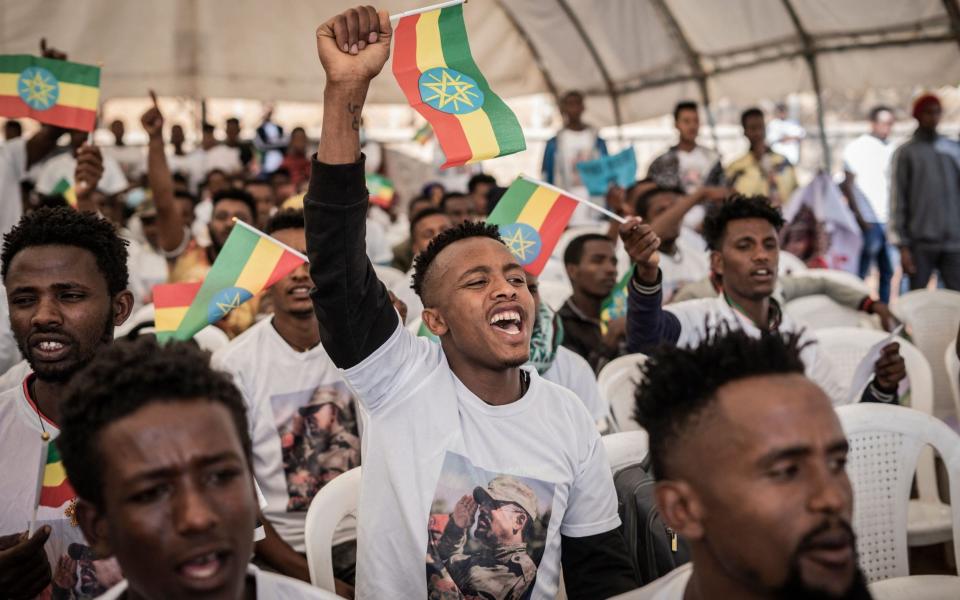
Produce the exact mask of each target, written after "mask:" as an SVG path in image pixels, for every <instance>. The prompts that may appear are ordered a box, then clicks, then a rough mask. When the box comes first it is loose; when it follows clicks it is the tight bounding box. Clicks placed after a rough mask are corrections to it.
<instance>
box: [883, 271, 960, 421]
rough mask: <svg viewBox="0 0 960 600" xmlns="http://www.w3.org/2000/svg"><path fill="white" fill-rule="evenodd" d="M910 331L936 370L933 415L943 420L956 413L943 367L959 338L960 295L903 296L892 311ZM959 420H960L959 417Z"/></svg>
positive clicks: (946, 292)
mask: <svg viewBox="0 0 960 600" xmlns="http://www.w3.org/2000/svg"><path fill="white" fill-rule="evenodd" d="M891 308H892V310H893V312H894V314H896V315H897V318H899V319H900V320H901V321H903V322H904V323H905V324H906V325H907V327H908V328H909V330H910V335H911V337H912V339H913V343H914V344H916V346H917V348H920V352H923V355H924V356H926V357H927V360H928V361H929V362H930V366H931V368H933V393H934V396H933V397H934V415H936V416H938V417H940V418H941V419H943V418H946V417H948V416H950V415H951V414H952V413H955V410H957V409H955V407H954V401H953V397H952V393H951V390H950V383H949V382H948V381H947V373H946V369H945V368H944V365H943V353H944V350H945V349H946V347H947V345H949V344H950V342H951V341H952V340H954V339H955V338H956V337H957V325H958V324H960V292H953V291H950V290H916V291H913V292H908V293H906V294H904V295H903V296H901V297H900V298H899V300H897V301H896V302H895V303H894V304H893V306H892V307H891ZM956 416H958V417H960V414H957V415H956Z"/></svg>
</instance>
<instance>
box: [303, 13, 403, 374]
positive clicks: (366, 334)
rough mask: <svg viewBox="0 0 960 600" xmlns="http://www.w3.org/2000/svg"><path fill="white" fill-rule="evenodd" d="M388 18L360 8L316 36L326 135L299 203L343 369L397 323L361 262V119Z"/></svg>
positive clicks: (331, 345)
mask: <svg viewBox="0 0 960 600" xmlns="http://www.w3.org/2000/svg"><path fill="white" fill-rule="evenodd" d="M391 33H392V28H391V26H390V19H389V16H388V15H387V13H386V12H385V11H383V12H379V13H378V12H376V11H375V10H374V9H373V8H371V7H357V8H355V9H350V10H347V11H345V12H343V13H341V14H339V15H337V16H336V17H334V18H332V19H330V20H329V21H327V22H326V23H324V24H323V25H321V26H320V27H319V28H318V29H317V54H318V56H319V57H320V63H321V64H322V65H323V70H324V72H325V74H326V79H327V82H326V87H325V88H324V92H323V129H322V131H321V133H320V147H319V149H318V150H317V155H316V159H315V160H314V162H313V167H312V174H311V176H310V189H309V190H308V191H307V195H306V197H305V199H304V212H305V216H306V221H307V255H308V256H309V257H310V276H311V278H312V279H313V283H314V285H315V286H316V287H315V289H314V291H313V303H314V307H315V308H316V311H317V318H318V319H319V320H320V335H321V340H322V341H323V345H324V347H325V348H326V350H327V353H328V354H329V355H330V358H331V359H333V362H334V363H335V364H336V365H337V366H338V367H341V368H349V367H352V366H354V365H356V364H358V363H359V362H361V361H362V360H363V359H364V358H366V357H367V356H369V355H370V354H372V353H373V352H374V351H375V350H376V349H377V348H379V347H380V346H381V345H382V344H383V343H384V342H385V341H386V340H387V339H388V338H389V337H390V335H391V334H392V333H393V332H394V331H395V330H396V328H397V326H398V324H399V321H398V318H397V313H396V311H395V310H394V308H393V305H392V304H391V303H390V298H389V296H388V295H387V290H386V288H385V287H384V286H383V284H381V283H380V281H379V280H378V279H377V276H376V273H375V272H374V270H373V266H372V265H371V264H370V261H369V260H368V259H367V254H366V242H365V236H366V217H367V206H368V199H369V198H368V193H367V189H366V185H365V180H364V170H363V157H362V156H361V155H360V112H361V110H362V109H363V103H364V100H365V99H366V97H367V89H368V88H369V85H370V81H371V80H372V79H373V78H374V77H376V76H377V74H378V73H380V70H381V69H382V68H383V65H384V63H385V62H386V61H387V57H388V56H389V55H390V37H391Z"/></svg>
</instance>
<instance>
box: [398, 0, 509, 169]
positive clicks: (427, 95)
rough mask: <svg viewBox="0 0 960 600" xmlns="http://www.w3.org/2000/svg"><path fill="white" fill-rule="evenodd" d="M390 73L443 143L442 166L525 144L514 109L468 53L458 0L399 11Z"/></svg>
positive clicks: (496, 153) (461, 11)
mask: <svg viewBox="0 0 960 600" xmlns="http://www.w3.org/2000/svg"><path fill="white" fill-rule="evenodd" d="M393 38H394V40H395V41H394V46H393V76H394V77H396V79H397V83H398V84H400V88H401V89H402V90H403V93H404V94H405V95H406V97H407V102H409V103H410V106H412V107H413V108H414V109H416V111H417V112H419V113H420V114H421V115H423V117H424V118H425V119H426V120H427V121H428V122H429V123H430V125H431V126H432V127H433V131H434V135H436V136H437V140H438V141H439V142H440V147H441V148H443V153H444V155H445V156H446V162H445V163H444V164H443V165H441V167H442V168H447V167H453V166H458V165H463V164H466V163H473V162H477V161H481V160H484V159H487V158H493V157H495V156H504V155H506V154H513V153H514V152H520V151H521V150H523V149H525V148H526V147H527V145H526V142H525V141H524V139H523V130H522V129H520V123H519V122H518V121H517V117H516V115H514V114H513V111H511V110H510V108H509V107H508V106H507V105H506V103H504V101H503V100H501V99H500V97H499V96H497V95H496V94H494V93H493V90H491V89H490V86H489V85H488V84H487V80H486V79H485V78H484V76H483V73H481V72H480V69H479V68H478V67H477V63H475V62H474V61H473V56H472V55H471V54H470V43H469V42H468V41H467V28H466V26H465V25H464V23H463V5H461V4H458V5H455V6H450V7H447V8H443V9H439V10H433V11H430V12H425V13H421V14H417V15H410V16H407V17H403V18H401V19H400V21H399V22H398V23H397V25H396V28H395V29H394V31H393Z"/></svg>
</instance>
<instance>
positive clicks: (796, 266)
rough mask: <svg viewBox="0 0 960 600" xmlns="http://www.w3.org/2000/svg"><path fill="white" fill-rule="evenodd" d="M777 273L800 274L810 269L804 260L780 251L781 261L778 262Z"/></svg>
mask: <svg viewBox="0 0 960 600" xmlns="http://www.w3.org/2000/svg"><path fill="white" fill-rule="evenodd" d="M778 265H779V266H778V267H777V273H778V274H779V275H798V274H800V273H803V272H804V271H807V270H808V267H807V265H806V264H804V262H803V261H802V260H800V259H799V258H797V257H796V256H794V255H793V254H791V253H789V252H787V251H786V250H781V251H780V261H779V263H778Z"/></svg>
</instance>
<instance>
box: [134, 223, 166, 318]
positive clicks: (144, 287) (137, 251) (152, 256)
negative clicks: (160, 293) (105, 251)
mask: <svg viewBox="0 0 960 600" xmlns="http://www.w3.org/2000/svg"><path fill="white" fill-rule="evenodd" d="M123 237H124V238H125V239H126V240H127V241H128V242H130V245H129V246H127V252H128V255H127V270H128V271H129V272H130V286H129V287H130V291H131V292H133V299H134V310H135V311H136V310H137V309H139V308H140V307H141V306H143V305H145V304H150V303H151V302H153V286H155V285H159V284H161V283H167V280H168V278H169V274H170V266H169V264H168V262H167V259H166V258H165V257H164V256H163V255H162V254H160V253H159V252H157V251H156V250H154V248H153V247H152V246H151V245H150V244H149V243H145V242H140V241H137V240H136V239H135V238H134V237H133V235H131V234H129V232H127V235H123Z"/></svg>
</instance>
